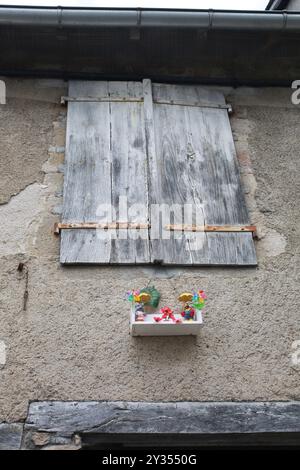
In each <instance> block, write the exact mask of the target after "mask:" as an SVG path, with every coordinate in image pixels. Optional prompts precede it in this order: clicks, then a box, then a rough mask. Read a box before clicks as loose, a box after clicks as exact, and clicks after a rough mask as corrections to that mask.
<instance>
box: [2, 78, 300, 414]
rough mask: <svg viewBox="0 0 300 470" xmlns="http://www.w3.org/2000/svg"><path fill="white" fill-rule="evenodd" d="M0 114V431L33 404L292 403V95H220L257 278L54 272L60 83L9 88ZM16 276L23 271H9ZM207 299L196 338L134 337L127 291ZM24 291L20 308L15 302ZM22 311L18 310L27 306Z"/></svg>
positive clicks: (295, 153) (295, 170)
mask: <svg viewBox="0 0 300 470" xmlns="http://www.w3.org/2000/svg"><path fill="white" fill-rule="evenodd" d="M6 83H7V92H8V97H7V98H8V99H7V104H6V105H4V106H0V133H1V140H0V142H1V144H0V169H1V173H0V201H1V203H2V205H0V225H1V232H0V340H1V341H3V342H4V343H5V345H6V362H5V364H0V422H1V421H7V422H16V421H22V420H24V419H25V417H26V413H27V409H28V403H29V401H34V400H130V401H135V400H144V401H176V400H177V401H182V400H187V401H190V400H192V401H214V400H219V401H222V400H260V401H262V400H299V399H300V381H299V374H300V371H299V368H298V367H296V366H293V365H292V364H291V354H292V343H293V341H295V340H297V339H300V325H299V304H300V302H299V241H298V240H299V229H300V227H299V215H298V212H299V209H298V208H299V202H300V201H299V194H300V191H299V189H300V188H299V154H300V142H299V138H298V136H299V132H300V120H299V109H298V108H296V107H295V106H292V105H291V104H290V101H289V93H290V90H286V89H247V88H238V89H236V90H234V89H230V88H226V89H224V90H223V91H224V92H225V94H226V95H227V98H228V101H229V102H231V103H232V104H233V106H234V109H235V114H234V115H233V117H232V118H231V123H232V128H233V132H234V138H235V142H236V149H237V153H238V158H239V163H240V169H241V176H242V180H243V185H244V189H245V194H246V199H247V205H248V208H249V212H250V216H251V222H252V223H254V224H257V226H258V229H259V238H260V240H259V241H258V242H257V243H256V247H257V253H258V262H259V266H258V268H257V269H255V268H250V269H235V268H230V269H220V268H187V269H184V268H179V269H176V268H173V269H166V268H165V269H164V268H158V267H149V268H138V267H100V266H99V267H65V268H64V267H61V266H60V264H59V239H58V238H55V237H54V236H53V233H52V230H53V224H54V222H56V221H58V220H59V213H60V208H61V204H62V184H63V174H62V172H61V168H62V165H63V159H64V153H63V152H64V144H65V114H66V109H65V108H63V107H61V106H60V105H59V100H60V96H61V95H65V94H66V83H64V82H62V81H58V80H30V79H24V80H22V79H18V80H17V79H7V80H6ZM20 263H25V268H23V270H19V271H18V269H17V268H18V266H19V264H20ZM149 279H151V281H152V282H154V283H155V285H156V286H157V288H158V289H159V290H160V291H161V292H162V303H166V304H167V303H172V302H174V299H175V298H176V295H177V294H178V293H179V292H180V291H181V290H182V289H184V290H185V289H186V288H189V287H198V286H199V287H201V288H203V289H205V290H206V291H207V294H208V298H209V300H208V307H207V313H206V315H205V325H204V328H203V330H202V332H201V335H199V337H197V338H192V337H182V338H180V337H176V338H157V337H156V338H132V337H130V336H129V334H128V305H127V303H126V302H124V301H123V294H124V292H125V291H126V290H128V289H130V288H132V287H134V288H138V287H143V286H144V285H145V284H147V283H148V281H149ZM26 291H28V298H27V297H26ZM25 298H26V301H25Z"/></svg>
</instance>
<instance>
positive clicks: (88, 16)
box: [0, 6, 300, 31]
mask: <svg viewBox="0 0 300 470" xmlns="http://www.w3.org/2000/svg"><path fill="white" fill-rule="evenodd" d="M3 25H11V26H17V25H19V26H24V27H34V26H39V27H43V26H45V27H55V28H62V27H66V28H69V27H70V28H71V27H78V28H80V27H95V28H96V27H107V28H109V27H119V28H122V27H124V28H126V27H127V28H128V27H130V28H155V27H157V28H197V29H204V30H240V31H241V30H255V31H256V30H260V31H283V30H287V31H300V13H292V12H289V13H287V12H282V11H276V12H274V11H220V10H153V9H105V8H64V7H57V8H51V7H49V8H46V7H44V8H43V7H41V8H40V7H7V6H0V26H3Z"/></svg>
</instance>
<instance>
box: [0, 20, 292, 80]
mask: <svg viewBox="0 0 300 470" xmlns="http://www.w3.org/2000/svg"><path fill="white" fill-rule="evenodd" d="M268 14H269V13H266V15H268ZM270 14H272V13H270ZM0 24H1V23H0ZM299 50H300V29H299V30H298V29H295V28H294V29H291V30H282V31H281V30H265V29H258V30H254V29H253V30H252V29H244V28H241V29H240V30H239V29H237V28H235V29H209V30H205V29H203V28H200V29H199V28H194V27H188V28H185V27H180V28H178V27H167V28H164V27H146V28H132V27H126V26H123V27H113V26H110V27H106V26H98V27H93V28H91V27H89V26H87V25H79V26H70V25H69V26H68V27H66V26H60V27H59V26H58V27H55V26H39V25H38V24H37V23H36V24H35V25H34V26H28V25H22V24H14V23H11V24H1V26H0V75H22V76H40V77H59V78H66V79H68V78H86V79H124V80H139V79H141V78H144V77H148V78H151V79H152V80H154V81H171V82H181V81H184V82H201V83H218V84H230V85H239V84H244V85H290V83H291V81H293V80H296V79H299V77H300V60H299Z"/></svg>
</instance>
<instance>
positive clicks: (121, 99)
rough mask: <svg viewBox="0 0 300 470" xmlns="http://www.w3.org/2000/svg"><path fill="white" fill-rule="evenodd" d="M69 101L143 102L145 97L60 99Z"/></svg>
mask: <svg viewBox="0 0 300 470" xmlns="http://www.w3.org/2000/svg"><path fill="white" fill-rule="evenodd" d="M68 101H71V102H75V103H81V102H83V103H84V102H90V103H111V102H113V103H142V102H143V101H144V98H126V97H124V98H110V97H107V98H101V97H97V96H62V97H61V99H60V103H61V104H66V103H67V102H68Z"/></svg>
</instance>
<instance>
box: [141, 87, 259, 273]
mask: <svg viewBox="0 0 300 470" xmlns="http://www.w3.org/2000/svg"><path fill="white" fill-rule="evenodd" d="M179 99H180V100H181V101H182V102H185V103H187V104H188V103H194V102H196V101H201V100H205V101H206V102H207V101H210V102H211V103H214V104H216V103H219V104H220V105H221V104H224V103H225V101H224V97H223V96H222V95H221V94H220V93H218V92H215V91H206V90H205V89H203V88H202V87H198V86H183V87H182V86H179V85H158V84H155V85H154V86H153V100H154V105H153V116H154V134H155V147H156V154H157V155H156V161H155V164H156V165H157V168H159V171H160V183H159V188H158V190H157V194H156V197H155V199H156V200H160V203H165V204H166V205H168V206H172V205H174V204H178V205H180V206H184V205H185V204H191V205H192V207H193V209H192V210H191V214H192V217H195V215H196V213H197V214H198V220H197V225H202V224H203V225H247V224H249V219H248V214H247V209H246V205H245V201H244V194H243V191H242V187H241V183H240V175H239V169H238V164H237V159H236V154H235V148H234V143H233V138H232V133H231V128H230V123H229V119H228V115H227V111H226V110H225V109H214V108H204V109H202V108H199V107H193V106H177V105H172V106H168V105H164V104H155V100H156V101H163V100H167V101H173V102H176V101H177V100H179ZM150 178H154V173H153V172H152V173H151V177H150ZM151 197H153V194H152V193H151ZM179 218H180V217H179ZM184 222H185V223H190V224H193V223H195V222H194V220H191V221H189V222H186V220H185V221H184ZM172 223H174V224H176V223H179V224H181V223H183V221H182V220H180V221H179V222H176V221H175V220H174V222H171V224H172ZM152 224H153V220H152V219H151V225H152ZM220 235H222V236H220ZM178 238H179V239H178ZM153 245H154V251H155V258H156V259H160V260H162V262H163V263H164V264H185V265H189V264H198V265H206V264H213V265H236V264H238V265H244V264H245V265H255V264H256V256H255V249H254V244H253V241H252V237H251V236H250V237H247V234H240V233H237V234H225V233H224V234H214V233H193V234H189V235H187V234H184V235H182V234H180V236H179V234H178V236H177V238H176V237H175V234H174V236H173V237H172V235H171V237H170V240H163V241H162V243H158V242H156V243H154V244H153Z"/></svg>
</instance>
